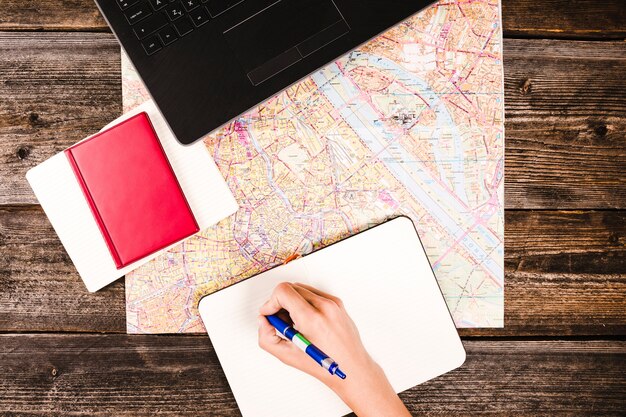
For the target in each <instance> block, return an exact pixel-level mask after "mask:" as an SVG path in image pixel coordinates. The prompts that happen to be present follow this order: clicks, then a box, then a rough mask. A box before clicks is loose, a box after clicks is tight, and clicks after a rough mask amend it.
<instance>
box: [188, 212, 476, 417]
mask: <svg viewBox="0 0 626 417" xmlns="http://www.w3.org/2000/svg"><path fill="white" fill-rule="evenodd" d="M283 281H291V282H302V283H307V284H310V285H312V286H314V287H317V288H319V289H320V290H322V291H325V292H328V293H330V294H333V295H336V296H338V297H339V298H341V299H342V300H343V302H344V304H345V308H346V310H347V312H348V314H349V315H350V316H351V317H352V319H353V320H354V322H355V323H356V325H357V327H358V329H359V332H360V334H361V338H362V340H363V343H364V345H365V347H366V349H367V350H368V351H369V352H370V354H371V355H372V357H373V358H374V359H375V360H376V361H377V362H378V363H379V364H380V365H381V366H382V368H383V369H384V371H385V373H386V375H387V376H388V377H389V380H390V381H391V384H392V386H393V387H394V389H395V390H396V392H401V391H404V390H406V389H408V388H411V387H413V386H415V385H418V384H420V383H422V382H425V381H427V380H429V379H431V378H434V377H436V376H438V375H441V374H443V373H445V372H448V371H450V370H453V369H455V368H457V367H459V366H461V364H463V362H464V361H465V350H464V349H463V345H462V343H461V340H460V338H459V336H458V333H457V332H456V328H455V327H454V323H453V321H452V318H451V316H450V313H449V311H448V309H447V306H446V304H445V301H444V298H443V296H442V294H441V291H440V289H439V286H438V285H437V281H436V279H435V276H434V274H433V271H432V269H431V266H430V264H429V262H428V259H427V257H426V254H425V252H424V250H423V247H422V244H421V242H420V239H419V237H418V235H417V233H416V231H415V227H414V226H413V223H412V222H411V220H410V219H408V218H406V217H400V218H397V219H394V220H391V221H388V222H387V223H384V224H382V225H379V226H376V227H374V228H372V229H370V230H368V231H365V232H362V233H359V234H357V235H355V236H353V237H351V238H349V239H346V240H343V241H341V242H338V243H335V244H333V245H331V246H329V247H327V248H325V249H321V250H319V251H317V252H314V253H312V254H310V255H308V256H305V257H303V258H300V259H297V260H295V261H293V262H291V263H288V264H286V265H283V266H280V267H277V268H274V269H271V270H269V271H267V272H264V273H261V274H259V275H257V276H254V277H252V278H249V279H247V280H245V281H243V282H241V283H238V284H235V285H233V286H231V287H228V288H225V289H223V290H220V291H218V292H216V293H214V294H211V295H208V296H206V297H204V298H203V299H202V300H201V301H200V305H199V310H200V314H201V316H202V319H203V321H204V324H205V326H206V329H207V331H208V334H209V336H210V338H211V342H212V343H213V346H214V348H215V351H216V352H217V355H218V357H219V360H220V363H221V364H222V367H223V368H224V372H225V373H226V377H227V378H228V382H229V384H230V386H231V388H232V390H233V394H234V395H235V399H236V400H237V403H238V405H239V408H240V409H241V412H242V414H243V416H245V417H252V416H257V417H259V416H260V417H262V416H268V417H270V416H271V417H281V416H293V415H298V416H299V417H306V416H310V417H319V416H341V415H344V414H346V413H349V412H350V410H349V409H348V408H347V407H346V406H345V405H344V404H343V403H342V402H341V401H340V400H339V399H338V398H337V397H336V396H335V395H334V394H333V393H332V392H330V391H329V390H328V389H327V388H326V387H325V386H323V385H322V384H321V383H319V382H318V381H317V380H315V379H313V378H312V377H310V376H308V375H306V374H304V373H301V372H300V371H297V370H295V369H293V368H290V367H288V366H286V365H284V364H283V363H281V362H280V361H279V360H278V359H276V358H274V357H273V356H271V355H270V354H269V353H267V352H265V351H263V350H262V349H260V348H259V347H258V341H257V320H256V318H257V315H258V309H259V307H260V306H261V305H262V304H263V302H265V301H266V300H267V299H268V298H269V296H270V294H271V292H272V290H273V289H274V287H275V286H276V285H277V284H278V283H280V282H283ZM304 336H306V334H305V335H304ZM312 342H313V343H315V341H312ZM326 353H328V354H329V355H330V356H332V352H326ZM340 365H341V364H340ZM349 377H350V375H348V378H349Z"/></svg>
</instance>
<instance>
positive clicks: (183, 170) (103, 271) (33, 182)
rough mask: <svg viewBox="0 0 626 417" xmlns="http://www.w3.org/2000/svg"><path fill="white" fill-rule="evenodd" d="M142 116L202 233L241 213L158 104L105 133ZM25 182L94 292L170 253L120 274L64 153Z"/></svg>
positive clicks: (209, 162) (199, 151)
mask: <svg viewBox="0 0 626 417" xmlns="http://www.w3.org/2000/svg"><path fill="white" fill-rule="evenodd" d="M141 112H146V113H147V114H148V116H149V117H150V120H151V122H152V125H153V126H154V130H155V132H156V134H157V135H158V139H159V141H160V142H161V145H162V146H163V151H164V152H165V154H166V155H167V158H168V160H169V163H170V165H171V167H172V170H173V171H174V174H175V176H176V178H177V180H178V182H179V184H180V188H181V189H182V191H183V193H184V195H185V198H186V200H187V203H188V204H189V208H190V209H191V211H192V213H193V216H194V218H195V220H196V221H197V224H198V226H199V228H200V230H202V229H206V228H208V227H210V226H212V225H214V224H215V223H217V222H218V221H220V220H222V219H224V218H225V217H228V216H229V215H231V214H233V213H234V212H235V211H237V208H238V206H237V202H236V201H235V198H234V197H233V195H232V193H231V192H230V189H229V188H228V186H227V185H226V182H225V181H224V178H223V177H222V175H221V174H220V172H219V170H218V168H217V166H216V165H215V162H214V161H213V159H212V158H211V155H210V154H209V152H208V151H207V149H206V147H205V146H204V144H203V143H202V141H199V142H197V143H196V144H194V145H191V146H181V145H180V144H179V143H178V142H177V141H176V138H175V137H174V135H173V134H172V132H171V131H170V130H169V127H168V126H167V123H166V122H165V120H164V119H163V116H161V114H160V112H159V110H158V109H157V107H156V106H155V104H154V102H152V101H148V102H146V103H144V104H143V105H141V106H139V107H137V108H136V109H134V110H132V111H131V112H129V113H127V114H125V115H123V116H122V117H120V118H118V119H116V120H114V121H113V122H111V123H110V124H109V125H108V126H106V127H105V128H104V129H107V128H109V127H112V126H114V125H116V124H119V123H121V122H122V121H125V120H127V119H129V118H131V117H133V116H135V115H137V114H139V113H141ZM26 178H27V180H28V182H29V183H30V186H31V187H32V189H33V191H34V192H35V195H36V196H37V199H38V200H39V203H40V204H41V206H42V207H43V209H44V211H45V213H46V215H47V216H48V219H49V220H50V223H51V224H52V226H53V227H54V230H55V231H56V233H57V234H58V235H59V239H60V240H61V242H62V243H63V246H64V247H65V250H66V251H67V253H68V254H69V256H70V258H71V259H72V262H73V263H74V266H76V269H77V271H78V273H79V275H80V276H81V278H82V279H83V281H84V282H85V285H86V286H87V289H88V290H89V291H97V290H99V289H100V288H102V287H104V286H105V285H107V284H109V283H111V282H113V281H115V280H116V279H118V278H120V277H122V276H123V275H124V274H126V273H127V272H130V271H132V270H133V269H136V268H138V267H139V266H141V265H142V264H144V263H146V262H148V261H149V260H151V259H154V258H155V257H156V256H158V255H159V254H160V253H162V252H163V251H164V250H166V249H167V248H165V249H163V250H161V251H158V252H154V253H152V254H151V255H148V256H146V257H144V258H142V259H140V260H138V261H136V262H133V263H131V264H130V265H128V266H125V267H123V268H121V269H118V268H117V267H116V264H115V262H114V260H113V258H112V257H111V253H110V252H109V249H108V248H107V244H106V242H105V240H104V238H103V237H102V233H101V232H100V229H99V228H98V224H97V223H96V220H95V219H94V216H93V213H92V211H91V210H90V208H89V204H88V202H87V200H86V199H85V196H84V194H83V191H82V189H81V187H80V184H79V183H78V181H77V180H76V175H75V174H74V171H73V170H72V166H71V165H70V162H69V161H68V158H67V156H66V155H65V154H64V153H63V152H60V153H58V154H56V155H54V156H53V157H51V158H50V159H48V160H46V161H44V162H43V163H41V164H39V165H37V166H36V167H34V168H32V169H31V170H29V171H28V172H27V174H26ZM176 244H178V243H175V244H174V245H171V246H170V248H171V247H173V246H175V245H176Z"/></svg>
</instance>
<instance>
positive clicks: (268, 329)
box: [258, 316, 291, 360]
mask: <svg viewBox="0 0 626 417" xmlns="http://www.w3.org/2000/svg"><path fill="white" fill-rule="evenodd" d="M258 322H259V347H261V349H263V350H265V351H266V352H269V353H271V354H272V355H274V356H276V357H277V358H278V359H281V360H283V359H284V357H285V355H288V354H289V353H290V351H291V349H290V346H289V343H288V342H287V341H286V340H285V339H283V338H282V337H280V336H278V334H276V329H274V327H273V326H272V325H271V324H270V323H269V322H268V321H267V319H266V318H265V317H263V316H259V317H258Z"/></svg>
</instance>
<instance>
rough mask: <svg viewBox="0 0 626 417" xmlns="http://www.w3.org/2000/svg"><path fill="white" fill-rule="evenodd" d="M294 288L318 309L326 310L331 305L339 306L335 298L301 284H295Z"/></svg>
mask: <svg viewBox="0 0 626 417" xmlns="http://www.w3.org/2000/svg"><path fill="white" fill-rule="evenodd" d="M293 288H294V289H295V290H296V291H297V292H298V294H300V295H301V296H302V298H304V299H305V300H306V301H308V302H309V303H310V304H311V305H312V306H313V307H315V309H316V310H318V311H325V310H326V309H327V308H329V307H337V305H336V304H335V302H334V301H333V300H331V299H329V298H326V297H323V296H320V295H318V294H316V293H314V292H312V291H311V290H309V289H307V288H304V287H303V286H301V285H300V284H294V285H293Z"/></svg>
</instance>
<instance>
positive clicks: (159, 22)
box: [133, 13, 167, 39]
mask: <svg viewBox="0 0 626 417" xmlns="http://www.w3.org/2000/svg"><path fill="white" fill-rule="evenodd" d="M165 25H167V19H166V17H165V16H163V14H161V13H159V14H155V15H154V16H151V17H149V18H148V19H146V20H144V21H142V22H140V23H137V24H136V25H135V26H134V27H133V30H134V31H135V35H137V38H139V39H143V38H145V37H146V36H148V35H152V34H153V33H154V32H156V31H157V30H159V29H161V28H162V27H163V26H165Z"/></svg>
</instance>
